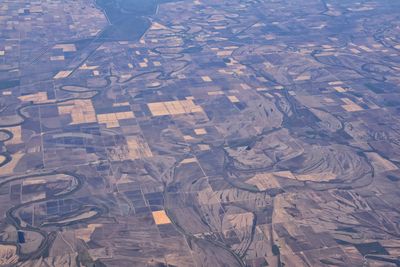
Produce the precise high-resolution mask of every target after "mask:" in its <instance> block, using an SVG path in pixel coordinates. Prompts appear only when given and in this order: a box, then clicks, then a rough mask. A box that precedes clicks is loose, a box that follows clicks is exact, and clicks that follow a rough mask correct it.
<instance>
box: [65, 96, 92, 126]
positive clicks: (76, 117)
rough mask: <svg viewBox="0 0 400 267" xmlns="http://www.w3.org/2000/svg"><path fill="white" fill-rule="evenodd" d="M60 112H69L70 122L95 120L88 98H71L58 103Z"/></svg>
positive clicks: (77, 122) (79, 122)
mask: <svg viewBox="0 0 400 267" xmlns="http://www.w3.org/2000/svg"><path fill="white" fill-rule="evenodd" d="M58 112H59V113H60V114H70V115H71V118H72V122H71V124H82V123H91V122H96V121H97V120H96V114H95V110H94V107H93V104H92V101H91V100H90V99H84V100H82V99H79V100H71V101H68V102H65V103H62V104H59V105H58Z"/></svg>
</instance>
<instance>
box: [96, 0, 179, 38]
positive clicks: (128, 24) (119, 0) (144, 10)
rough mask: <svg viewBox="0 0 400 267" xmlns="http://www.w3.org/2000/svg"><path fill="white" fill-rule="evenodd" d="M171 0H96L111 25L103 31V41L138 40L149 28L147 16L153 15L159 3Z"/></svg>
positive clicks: (149, 23) (170, 0)
mask: <svg viewBox="0 0 400 267" xmlns="http://www.w3.org/2000/svg"><path fill="white" fill-rule="evenodd" d="M166 2H172V0H96V5H97V6H98V7H99V8H100V9H102V10H103V12H104V13H105V14H106V16H107V18H108V21H109V23H110V24H111V25H109V26H107V28H106V29H105V30H104V31H103V33H102V35H101V36H100V39H101V40H103V41H107V40H110V41H134V40H138V39H140V38H141V37H142V36H143V34H144V33H145V32H146V31H147V29H148V28H149V27H150V26H151V22H150V20H149V16H151V15H154V14H155V13H156V11H157V7H158V5H159V4H161V3H166Z"/></svg>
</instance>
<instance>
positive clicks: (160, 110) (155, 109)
mask: <svg viewBox="0 0 400 267" xmlns="http://www.w3.org/2000/svg"><path fill="white" fill-rule="evenodd" d="M147 106H148V107H149V109H150V111H151V113H152V115H153V116H164V115H179V114H186V113H192V112H193V113H194V112H204V111H203V108H202V107H201V106H198V105H196V104H195V103H194V102H193V101H192V100H176V101H167V102H155V103H148V104H147Z"/></svg>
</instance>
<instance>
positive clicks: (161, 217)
mask: <svg viewBox="0 0 400 267" xmlns="http://www.w3.org/2000/svg"><path fill="white" fill-rule="evenodd" d="M153 218H154V221H155V223H156V224H157V225H160V224H169V223H171V220H170V219H169V218H168V216H167V214H166V213H165V211H164V210H159V211H153Z"/></svg>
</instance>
